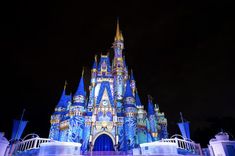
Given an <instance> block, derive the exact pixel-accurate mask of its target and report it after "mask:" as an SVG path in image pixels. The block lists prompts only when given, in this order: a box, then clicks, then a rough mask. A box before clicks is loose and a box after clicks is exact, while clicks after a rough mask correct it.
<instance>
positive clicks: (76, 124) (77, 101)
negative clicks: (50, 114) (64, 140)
mask: <svg viewBox="0 0 235 156" xmlns="http://www.w3.org/2000/svg"><path fill="white" fill-rule="evenodd" d="M83 73H84V71H82V76H81V79H80V82H79V85H78V89H77V91H76V92H75V94H74V96H73V103H72V105H71V106H70V110H69V116H70V119H69V132H68V141H69V142H82V140H83V128H84V115H85V104H86V100H85V99H86V92H85V89H84V80H83Z"/></svg>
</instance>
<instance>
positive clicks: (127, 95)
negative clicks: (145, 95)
mask: <svg viewBox="0 0 235 156" xmlns="http://www.w3.org/2000/svg"><path fill="white" fill-rule="evenodd" d="M124 97H133V95H132V90H131V86H130V80H129V79H127V80H126V92H125V96H124Z"/></svg>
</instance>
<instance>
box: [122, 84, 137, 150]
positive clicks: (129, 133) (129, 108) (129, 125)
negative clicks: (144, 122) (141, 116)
mask: <svg viewBox="0 0 235 156" xmlns="http://www.w3.org/2000/svg"><path fill="white" fill-rule="evenodd" d="M124 128H125V139H126V140H125V142H126V147H127V149H128V150H130V149H133V148H134V147H135V145H136V140H137V139H138V138H137V131H136V130H137V109H136V101H135V97H134V96H133V94H132V90H131V86H130V80H127V82H126V91H125V95H124Z"/></svg>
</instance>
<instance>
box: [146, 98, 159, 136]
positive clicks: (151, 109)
mask: <svg viewBox="0 0 235 156" xmlns="http://www.w3.org/2000/svg"><path fill="white" fill-rule="evenodd" d="M148 116H149V117H148V118H149V124H150V134H151V136H152V140H153V141H156V140H157V137H158V133H157V119H156V116H155V112H154V106H153V102H152V97H151V96H150V95H148Z"/></svg>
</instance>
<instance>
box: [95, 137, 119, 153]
mask: <svg viewBox="0 0 235 156" xmlns="http://www.w3.org/2000/svg"><path fill="white" fill-rule="evenodd" d="M114 144H115V140H114V137H113V136H112V135H110V134H109V133H101V134H99V135H97V136H96V137H95V138H94V140H93V151H114V150H115V149H114Z"/></svg>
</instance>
